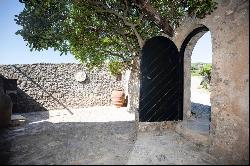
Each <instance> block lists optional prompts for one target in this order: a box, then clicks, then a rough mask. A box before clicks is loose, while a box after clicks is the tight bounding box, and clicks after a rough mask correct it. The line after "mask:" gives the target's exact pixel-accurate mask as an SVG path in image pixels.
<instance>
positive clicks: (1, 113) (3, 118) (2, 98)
mask: <svg viewBox="0 0 250 166" xmlns="http://www.w3.org/2000/svg"><path fill="white" fill-rule="evenodd" d="M12 107H13V104H12V101H11V98H10V97H9V95H6V94H3V93H0V127H8V125H9V124H10V121H11V114H12Z"/></svg>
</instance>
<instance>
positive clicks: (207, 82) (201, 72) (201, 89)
mask: <svg viewBox="0 0 250 166" xmlns="http://www.w3.org/2000/svg"><path fill="white" fill-rule="evenodd" d="M211 71H212V42H211V34H210V32H206V33H205V34H204V35H203V36H202V37H201V38H200V39H199V40H198V41H197V43H196V45H195V46H194V49H193V51H192V55H191V86H190V91H191V96H190V102H191V116H192V118H194V120H195V122H196V123H197V125H198V127H199V130H200V131H201V132H202V133H204V134H209V131H210V122H211V102H210V92H211Z"/></svg>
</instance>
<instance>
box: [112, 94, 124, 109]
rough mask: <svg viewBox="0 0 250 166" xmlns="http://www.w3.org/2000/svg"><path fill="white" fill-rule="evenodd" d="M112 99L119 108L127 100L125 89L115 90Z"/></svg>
mask: <svg viewBox="0 0 250 166" xmlns="http://www.w3.org/2000/svg"><path fill="white" fill-rule="evenodd" d="M111 101H112V104H114V105H115V106H116V107H117V108H120V107H122V106H123V105H124V101H125V94H124V92H123V90H114V91H113V92H112V95H111Z"/></svg>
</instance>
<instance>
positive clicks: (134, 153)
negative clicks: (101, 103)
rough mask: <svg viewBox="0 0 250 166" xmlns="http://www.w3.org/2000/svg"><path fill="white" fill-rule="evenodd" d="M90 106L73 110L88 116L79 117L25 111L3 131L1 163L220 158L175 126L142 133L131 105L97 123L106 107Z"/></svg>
mask: <svg viewBox="0 0 250 166" xmlns="http://www.w3.org/2000/svg"><path fill="white" fill-rule="evenodd" d="M100 109H101V108H100ZM102 109H103V108H102ZM107 109H108V108H107ZM109 109H112V108H110V107H109ZM86 110H87V111H89V112H85V113H84V112H82V114H81V113H79V110H75V111H74V110H73V111H72V112H73V113H76V112H78V115H79V117H82V118H79V119H78V121H77V120H74V121H72V117H71V115H70V114H67V113H65V112H64V113H62V114H58V112H57V113H56V112H55V111H54V112H51V113H48V112H39V113H38V112H36V113H35V112H34V113H25V114H22V115H23V116H25V117H26V118H27V122H26V123H25V124H24V125H21V126H18V127H11V128H9V129H5V130H0V164H22V165H24V164H28V165H29V164H74V165H75V164H83V165H87V164H119V165H124V164H214V163H216V160H215V159H214V158H213V157H212V156H210V155H209V154H208V153H207V152H206V148H204V147H201V146H199V145H196V144H194V143H192V142H190V141H188V140H186V139H184V138H183V137H182V136H181V135H179V134H177V133H176V132H174V131H172V130H170V129H166V130H164V131H147V132H138V131H137V129H136V123H135V121H134V120H133V118H132V119H131V115H130V114H127V113H128V112H126V110H110V111H106V114H105V115H103V118H105V117H107V116H108V117H111V116H113V119H110V120H111V121H109V122H107V121H106V122H98V121H97V122H94V120H93V119H92V120H91V118H90V117H95V116H94V115H93V114H95V113H94V112H97V113H96V114H98V116H99V117H98V118H99V120H100V119H102V117H101V114H100V112H99V113H98V110H97V108H94V109H93V112H91V108H88V109H85V111H86ZM82 111H84V109H83V110H82ZM114 111H118V112H114ZM119 111H120V112H119ZM61 112H62V111H61ZM117 113H119V114H120V116H123V118H120V117H119V116H116V117H117V121H115V119H116V118H115V116H114V115H115V114H117ZM90 114H91V116H90ZM62 115H63V116H62ZM87 115H89V117H88V118H86V119H88V120H89V121H91V122H89V121H88V122H84V120H83V119H84V118H83V117H84V116H87ZM125 117H126V118H127V119H126V118H125ZM60 119H61V121H60ZM96 120H98V119H96Z"/></svg>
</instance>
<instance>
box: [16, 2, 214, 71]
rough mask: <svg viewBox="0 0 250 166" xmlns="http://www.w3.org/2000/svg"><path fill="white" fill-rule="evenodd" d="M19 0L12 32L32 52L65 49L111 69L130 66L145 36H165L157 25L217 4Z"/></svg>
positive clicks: (204, 11) (201, 13)
mask: <svg viewBox="0 0 250 166" xmlns="http://www.w3.org/2000/svg"><path fill="white" fill-rule="evenodd" d="M19 1H20V2H21V3H23V4H24V5H25V7H24V10H23V11H22V12H21V13H20V14H19V15H16V19H15V21H16V23H17V24H18V25H20V26H21V27H22V29H20V30H18V31H17V32H16V34H17V35H21V36H22V37H23V39H24V40H25V41H27V42H28V43H27V45H28V46H29V48H30V49H31V51H32V50H38V51H40V50H44V49H45V50H47V49H48V48H50V47H51V48H54V50H58V51H60V52H61V53H62V54H67V53H68V52H70V53H72V54H73V55H74V56H75V58H76V59H78V60H79V61H80V62H82V63H84V64H86V65H87V66H88V67H90V68H92V67H94V66H101V65H102V64H104V63H106V62H107V63H110V66H112V67H110V69H111V70H113V73H116V72H114V70H115V69H117V70H118V66H120V67H122V66H123V69H124V65H126V66H127V67H133V65H132V64H131V62H132V61H133V59H134V58H135V57H139V56H140V53H141V48H142V45H143V42H144V41H145V40H147V39H149V38H151V37H153V36H157V35H161V34H162V33H165V34H167V32H166V30H165V29H164V28H163V29H162V27H164V26H166V25H169V26H170V27H173V28H175V27H177V26H178V25H179V22H180V20H181V18H182V17H183V16H184V15H185V13H186V12H187V13H188V14H189V15H190V16H193V15H194V16H197V17H199V18H202V17H204V16H205V15H206V14H210V13H211V11H212V10H213V9H214V8H215V5H216V3H215V2H214V0H176V1H172V0H158V1H150V2H149V1H148V2H147V3H145V2H146V1H144V0H140V1H135V0H125V1H121V0H96V1H94V0H80V1H79V0H19ZM145 7H147V9H150V10H147V9H145ZM150 12H151V13H150ZM158 16H159V17H158ZM158 19H160V21H159V20H158ZM163 23H164V24H163ZM117 62H123V65H118V64H117ZM115 64H116V65H115ZM115 66H116V67H115Z"/></svg>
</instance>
